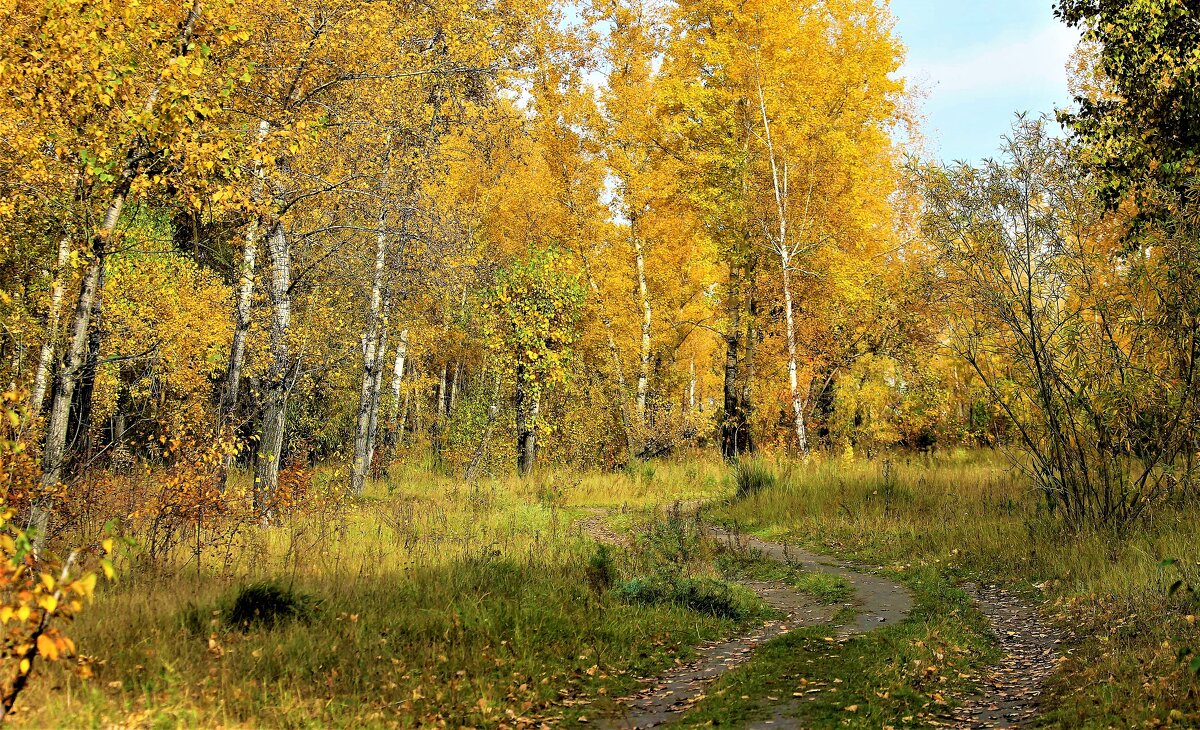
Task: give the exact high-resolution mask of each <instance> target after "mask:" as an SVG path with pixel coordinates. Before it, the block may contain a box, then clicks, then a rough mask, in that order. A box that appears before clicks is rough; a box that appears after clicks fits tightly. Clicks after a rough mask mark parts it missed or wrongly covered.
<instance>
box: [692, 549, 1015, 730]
mask: <svg viewBox="0 0 1200 730" xmlns="http://www.w3.org/2000/svg"><path fill="white" fill-rule="evenodd" d="M893 577H898V578H902V579H903V581H904V582H905V583H906V584H907V585H908V586H909V587H910V588H911V589H912V590H913V592H914V595H915V597H916V601H915V605H914V607H913V611H912V613H911V614H910V617H909V619H908V620H906V621H904V622H903V623H900V624H896V625H894V626H889V627H886V628H882V629H878V630H876V631H872V632H871V633H869V634H866V635H862V636H857V637H853V638H850V639H846V640H838V639H836V638H835V636H834V634H833V633H832V632H831V631H830V630H829V628H828V627H821V626H817V627H808V628H804V629H800V630H798V631H795V632H792V633H790V634H786V635H784V636H783V637H781V638H779V639H777V640H775V641H773V642H771V643H770V644H768V645H767V646H766V647H764V648H763V649H762V650H760V651H759V652H758V653H756V654H755V656H754V659H753V660H751V662H749V663H748V664H746V665H744V666H742V667H740V668H738V669H735V670H733V671H731V672H729V673H728V674H726V675H725V676H723V677H722V678H721V679H719V680H718V681H717V682H716V684H715V685H714V686H713V687H712V688H711V689H710V690H709V692H708V693H707V697H706V698H705V700H704V701H703V702H701V703H700V704H699V705H698V706H697V707H696V708H695V709H694V710H693V711H692V712H690V713H689V714H688V715H687V716H686V718H685V719H684V720H683V722H682V723H681V726H682V727H704V726H710V725H721V726H735V727H736V726H738V725H739V724H741V723H744V722H746V721H751V720H761V719H768V718H771V717H773V716H774V715H775V714H776V713H777V712H779V711H780V709H779V708H782V713H781V714H782V715H783V716H784V717H786V718H788V719H790V720H793V722H792V723H784V724H783V725H781V726H791V725H793V724H797V722H798V724H799V725H800V726H801V727H839V726H850V727H861V728H883V727H888V726H893V727H913V726H927V725H928V724H929V723H930V721H936V720H939V719H940V718H942V717H944V715H945V713H946V711H947V710H948V703H949V702H950V701H951V698H952V697H954V696H955V695H961V694H963V693H965V692H968V691H969V690H970V687H971V684H970V682H971V678H972V677H974V676H976V675H977V673H978V672H979V670H980V669H981V667H983V666H984V665H986V663H987V662H989V661H991V660H992V659H994V651H993V650H992V649H991V648H990V646H989V644H988V642H987V640H986V639H985V638H984V637H985V632H986V626H985V625H984V623H983V621H982V618H981V617H980V616H979V614H978V613H977V612H976V611H974V610H973V609H972V608H971V606H970V602H969V600H968V598H967V596H966V595H965V594H964V593H962V592H961V591H959V590H957V589H956V588H954V587H953V586H951V585H950V584H949V583H948V582H947V581H946V580H945V578H943V577H942V576H941V575H939V574H938V573H937V571H935V570H930V569H926V570H922V571H918V572H913V573H909V574H907V575H904V576H893ZM772 698H773V699H772Z"/></svg>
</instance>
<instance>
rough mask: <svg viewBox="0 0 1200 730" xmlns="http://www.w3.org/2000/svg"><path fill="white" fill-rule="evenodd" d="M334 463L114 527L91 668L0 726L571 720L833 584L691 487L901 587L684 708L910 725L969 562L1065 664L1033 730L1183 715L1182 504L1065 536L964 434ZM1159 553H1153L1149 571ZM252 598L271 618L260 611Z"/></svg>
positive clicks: (953, 629)
mask: <svg viewBox="0 0 1200 730" xmlns="http://www.w3.org/2000/svg"><path fill="white" fill-rule="evenodd" d="M750 471H753V472H754V473H753V474H750ZM751 477H752V478H751ZM343 480H344V474H343V473H341V472H339V471H338V470H336V469H333V468H322V469H319V470H318V472H317V474H316V475H315V477H314V479H313V482H312V486H311V488H310V490H309V492H308V494H307V495H306V497H305V503H304V507H305V508H304V509H303V510H302V511H295V512H292V513H289V514H287V515H286V516H285V517H284V519H283V520H282V521H281V524H280V525H279V526H276V527H272V528H269V529H261V528H258V527H253V526H224V527H220V529H217V528H215V527H214V528H213V529H211V530H208V531H205V532H204V533H203V534H201V535H191V534H189V533H183V534H180V535H178V536H176V537H175V539H173V540H165V541H164V540H162V539H161V535H156V536H154V535H150V534H149V533H148V532H138V530H137V529H134V528H136V525H127V526H126V531H127V533H128V534H130V535H131V536H132V537H133V538H135V539H136V541H137V543H138V547H134V548H129V549H128V550H127V551H126V554H125V557H124V558H123V559H122V560H121V561H120V565H119V566H118V567H119V572H120V573H121V575H122V579H121V582H120V583H119V584H118V585H116V586H115V587H109V588H107V589H105V590H104V591H102V592H101V595H100V596H99V598H98V601H97V605H96V606H95V607H93V608H92V609H90V610H88V611H87V612H85V614H84V615H83V616H82V617H81V618H80V619H79V621H78V622H77V623H76V624H75V625H74V626H72V627H70V634H71V636H72V637H73V638H74V639H75V640H76V642H77V644H78V645H79V647H80V650H81V652H83V653H84V654H85V655H87V657H88V659H87V660H86V661H85V663H86V664H88V665H89V666H90V668H91V671H93V672H94V673H95V677H94V678H92V679H87V680H84V679H81V678H80V677H78V676H76V675H74V674H72V673H71V672H68V671H66V670H65V669H64V668H63V667H48V668H43V669H40V670H39V672H40V673H41V676H40V677H39V678H38V680H37V681H36V682H35V684H34V685H33V688H32V689H31V690H29V692H28V693H27V694H26V695H25V696H23V698H22V702H21V705H20V706H19V712H18V713H17V714H16V715H15V717H14V720H16V721H17V722H19V723H24V724H25V725H26V726H35V727H107V726H111V725H118V724H120V725H131V726H145V727H211V726H242V725H254V726H262V727H389V726H398V727H426V726H438V725H447V726H464V727H496V726H499V725H500V724H507V725H508V726H510V727H521V726H536V725H538V724H540V723H542V722H545V723H547V724H549V725H551V726H555V727H558V726H579V725H583V724H585V723H583V722H582V718H584V717H587V718H589V719H594V718H595V717H596V716H598V715H603V714H604V713H605V712H608V711H610V710H611V709H612V708H613V699H612V698H613V697H619V696H621V695H622V694H624V693H625V692H628V691H629V690H631V689H632V688H634V687H636V686H637V683H636V681H635V678H636V677H639V676H646V675H652V674H654V673H656V672H658V671H660V670H661V669H663V668H665V667H667V666H671V665H673V664H674V663H675V662H676V661H681V660H685V659H686V658H687V657H688V656H690V654H691V651H692V648H693V647H694V646H696V645H698V644H699V643H701V642H703V641H707V640H710V639H714V638H717V637H719V636H728V635H731V634H732V633H734V632H736V631H738V630H740V629H741V628H744V627H745V626H747V625H749V624H752V623H754V622H756V621H758V620H760V619H761V618H763V617H764V616H766V615H768V613H767V610H766V609H765V607H764V606H763V605H762V604H761V603H760V602H758V601H756V599H754V598H753V597H752V596H751V595H749V594H748V592H746V591H744V590H743V589H739V588H737V587H735V586H733V585H731V581H737V580H770V581H783V582H787V583H790V584H792V585H793V586H796V587H798V588H799V589H801V590H803V591H805V592H807V593H810V594H812V595H814V596H816V597H817V598H819V599H820V600H822V601H824V602H826V603H829V604H834V605H836V604H840V603H844V602H845V601H846V599H847V598H848V596H849V587H848V586H847V585H846V584H845V582H844V581H843V580H841V579H839V578H837V577H833V576H826V575H823V574H810V573H805V572H804V571H799V570H795V569H793V568H789V567H787V566H782V565H779V564H777V563H774V562H771V561H767V560H763V559H762V558H761V557H758V556H754V555H745V554H734V553H730V552H727V551H723V550H721V549H720V547H719V546H717V545H714V544H713V543H712V541H705V540H702V539H701V538H700V534H699V527H698V524H697V522H696V520H695V519H693V518H689V517H688V516H687V511H686V510H681V509H678V508H672V507H671V505H678V504H679V503H685V504H698V503H700V502H705V503H706V504H707V505H708V506H707V507H706V508H705V513H706V519H708V520H710V521H722V522H726V523H730V524H733V525H736V526H738V527H740V528H743V529H748V530H751V531H753V532H755V533H757V534H759V535H761V536H763V537H767V538H777V539H786V540H789V541H792V542H795V543H799V544H803V545H804V546H806V547H808V548H809V549H812V550H816V551H821V552H826V553H832V554H837V555H839V556H843V557H847V558H850V559H852V560H856V561H859V562H861V563H863V564H865V565H866V566H868V567H869V568H871V569H873V570H880V571H882V572H884V573H885V574H887V575H890V576H893V577H895V578H896V579H897V580H900V581H903V582H904V583H906V584H907V585H908V586H909V587H910V588H911V589H912V590H913V592H914V595H915V597H916V608H915V610H914V612H913V614H912V616H911V618H910V619H909V620H908V621H906V622H904V623H902V624H899V625H896V626H889V627H887V628H883V629H880V630H878V631H874V632H871V633H870V634H868V635H865V636H861V637H856V638H854V639H851V640H848V641H846V642H844V643H839V642H837V641H831V640H829V639H831V636H830V635H829V633H828V630H826V629H822V628H813V629H805V630H802V631H798V632H795V633H793V634H790V635H788V636H785V637H782V638H780V639H778V640H776V641H775V642H771V643H769V644H768V645H766V646H765V647H763V648H762V649H761V650H760V651H759V652H758V653H756V655H755V657H754V658H753V659H752V660H751V661H750V662H748V663H747V664H745V665H743V666H742V667H740V668H739V669H737V670H735V671H733V672H730V673H729V674H728V675H726V676H724V677H723V678H722V679H720V680H719V682H718V683H717V684H716V685H714V686H713V687H712V688H710V691H709V692H708V696H707V699H706V700H704V701H703V702H702V703H701V704H700V705H699V706H698V707H697V708H695V710H694V711H693V713H692V714H691V715H689V716H688V720H687V724H688V725H703V724H705V723H707V722H709V721H712V722H714V723H717V722H721V723H722V724H725V725H728V724H730V723H733V724H736V723H737V722H738V719H739V718H741V719H746V718H752V717H760V716H762V715H763V714H764V713H765V711H766V710H765V707H764V705H765V703H767V702H769V701H770V700H769V699H768V698H771V697H775V698H777V699H778V700H779V701H782V702H784V703H785V704H787V705H788V710H789V712H792V713H793V714H795V715H796V716H797V717H799V718H800V724H801V725H803V726H806V727H830V726H845V725H848V726H855V727H885V726H887V725H889V724H891V725H894V726H895V727H906V726H911V725H921V724H925V722H926V721H927V720H929V719H930V718H931V717H936V716H937V715H938V714H939V713H942V712H944V711H945V708H946V706H949V705H952V704H953V703H954V702H955V701H956V699H958V698H962V697H964V696H965V695H966V694H968V693H969V692H970V691H971V688H972V686H973V681H974V678H975V677H976V676H977V675H978V673H979V672H980V671H981V669H982V667H984V666H985V665H986V664H987V663H988V662H989V661H991V660H992V659H993V658H994V655H993V653H992V652H993V650H992V649H991V648H990V643H989V640H988V637H987V633H986V627H985V624H984V622H983V619H982V617H981V616H980V615H979V614H978V613H977V612H976V611H974V610H973V609H972V608H971V607H970V605H969V602H968V601H967V600H966V598H965V596H964V595H963V594H962V593H961V592H960V591H958V590H957V589H956V588H955V587H954V586H955V585H956V584H957V583H958V582H960V581H963V580H968V579H970V580H987V581H999V582H1003V583H1005V584H1007V585H1010V586H1013V587H1014V588H1015V589H1016V590H1018V591H1020V592H1022V593H1023V594H1024V595H1025V596H1026V597H1027V598H1029V599H1030V600H1031V601H1035V602H1038V603H1039V604H1040V605H1042V606H1043V607H1044V610H1046V611H1048V612H1049V613H1050V615H1051V618H1052V619H1053V620H1055V621H1056V622H1057V625H1058V626H1059V627H1060V628H1061V630H1062V632H1063V635H1064V636H1065V638H1066V640H1067V641H1066V643H1065V644H1064V647H1063V648H1064V655H1065V656H1066V661H1065V662H1064V663H1063V664H1062V665H1061V669H1060V671H1059V672H1058V674H1056V676H1055V677H1054V679H1053V682H1052V686H1051V687H1050V694H1049V697H1048V701H1047V703H1046V707H1047V708H1048V714H1047V715H1046V716H1045V717H1044V718H1043V721H1042V722H1043V724H1044V725H1046V726H1051V727H1071V728H1074V727H1097V728H1099V727H1109V726H1114V725H1116V726H1122V727H1125V726H1133V725H1147V726H1157V725H1162V724H1168V723H1170V724H1175V725H1178V726H1189V725H1191V726H1197V725H1200V709H1198V708H1197V706H1196V704H1195V702H1194V697H1195V696H1196V692H1197V690H1200V686H1198V685H1197V682H1196V679H1195V678H1194V677H1193V676H1192V675H1191V673H1190V672H1189V670H1188V668H1187V666H1186V662H1181V661H1180V660H1179V659H1178V653H1179V652H1180V650H1181V649H1189V648H1190V649H1194V650H1198V651H1200V631H1198V629H1197V627H1196V625H1195V624H1196V621H1195V616H1196V615H1197V614H1200V605H1197V601H1196V599H1195V594H1194V593H1192V592H1190V591H1189V590H1187V588H1186V587H1185V588H1184V589H1182V590H1179V591H1177V592H1176V593H1174V594H1173V595H1171V594H1170V587H1171V585H1172V584H1174V583H1175V582H1176V581H1182V582H1183V585H1184V586H1188V585H1191V586H1198V587H1200V555H1198V550H1197V545H1200V519H1197V518H1198V517H1200V512H1198V511H1197V510H1196V509H1195V508H1194V507H1192V506H1188V505H1180V506H1177V507H1174V508H1172V509H1162V510H1159V511H1157V512H1155V513H1154V514H1152V515H1150V516H1149V517H1148V518H1147V519H1146V521H1145V522H1144V523H1142V524H1139V525H1138V526H1137V527H1136V529H1134V530H1131V531H1129V532H1128V533H1127V534H1123V535H1116V534H1107V533H1098V532H1086V533H1069V532H1064V531H1063V530H1062V529H1061V528H1060V527H1059V526H1058V525H1057V523H1056V522H1055V520H1054V519H1053V517H1052V516H1051V515H1048V514H1046V513H1045V511H1044V509H1043V508H1042V507H1041V503H1040V500H1039V499H1038V498H1037V495H1035V494H1033V493H1031V492H1030V491H1028V490H1027V489H1026V488H1025V487H1023V486H1022V482H1021V481H1020V480H1019V479H1017V478H1015V477H1014V476H1013V474H1012V473H1011V472H1010V471H1009V469H1008V468H1007V464H1006V462H1005V461H1004V460H1003V459H1002V458H1001V457H999V456H997V455H994V454H979V453H971V452H959V453H951V454H942V455H937V456H915V455H910V456H895V457H892V459H891V460H890V461H889V462H878V461H877V462H866V461H842V460H824V461H822V460H813V461H809V462H806V463H799V462H793V461H789V460H786V459H783V458H778V459H777V458H772V457H763V458H760V459H757V460H755V461H754V462H753V463H752V464H750V465H748V466H747V465H744V466H743V467H742V469H740V470H738V471H736V472H735V471H732V470H730V469H728V468H727V467H726V466H725V465H723V464H721V463H720V462H719V461H716V460H714V459H712V458H707V457H698V456H697V455H681V456H680V457H679V458H676V459H671V460H665V461H659V462H655V463H654V464H652V465H639V466H637V467H636V468H634V467H631V468H629V469H628V470H625V471H622V472H619V473H616V474H600V473H593V474H576V473H569V472H556V471H546V472H543V473H539V474H537V475H535V476H534V477H532V478H530V479H527V480H518V479H494V480H486V481H482V482H480V483H478V484H474V485H465V484H463V483H461V482H459V481H457V480H456V479H453V478H450V477H445V476H437V475H436V474H433V473H431V472H430V471H428V470H427V469H425V468H423V467H422V466H421V465H419V464H416V465H413V466H410V467H401V468H396V469H394V470H393V473H392V474H391V476H390V477H389V478H388V479H387V480H383V481H380V482H377V483H375V484H373V485H372V486H371V489H370V490H369V492H368V494H367V496H366V497H365V498H363V499H362V500H360V501H355V502H351V503H346V502H344V501H341V500H339V499H336V498H335V495H336V494H337V492H338V485H340V484H341V483H342V481H343ZM242 481H244V478H242ZM751 483H753V485H755V486H753V488H745V487H744V485H746V484H751ZM234 487H235V490H236V489H244V487H245V485H244V484H242V483H241V482H239V481H237V480H235V485H234ZM739 492H740V493H741V496H740V497H739V496H738V494H739ZM599 510H605V514H609V515H610V517H609V518H608V519H607V524H608V525H609V526H610V527H611V528H612V529H615V530H618V531H623V532H628V533H630V534H632V535H634V536H635V539H634V541H633V544H632V547H630V548H629V549H623V548H610V549H605V550H601V549H599V548H598V547H597V546H596V544H595V542H594V541H593V539H592V536H590V535H588V534H586V532H585V531H584V529H583V527H582V526H581V525H582V522H581V520H582V518H588V519H591V518H593V517H595V516H596V515H597V514H600V512H599ZM100 524H102V523H100ZM91 538H92V536H90V535H84V536H82V537H81V540H82V541H84V542H86V541H88V540H90V539H91ZM151 538H153V540H152V539H151ZM152 543H153V544H155V545H157V546H158V548H157V552H154V553H153V554H151V552H150V548H149V547H148V546H149V545H151V544H152ZM1167 557H1171V558H1176V559H1177V560H1178V562H1177V563H1176V564H1174V565H1170V566H1163V565H1162V559H1163V558H1167ZM267 586H269V587H270V588H269V589H266V588H264V587H267ZM264 590H265V591H266V593H265V594H264V593H263V591H264ZM256 591H257V592H258V594H259V595H257V597H255V592H256ZM248 595H249V596H250V597H251V598H253V600H249V599H246V596H248ZM239 598H241V599H243V603H245V605H243V606H242V608H241V609H237V610H236V611H235V608H236V607H237V606H238V605H239ZM266 603H273V604H278V605H276V606H275V608H273V609H270V610H267V609H264V608H263V607H264V605H266ZM256 611H257V613H256ZM266 613H270V615H271V616H273V617H274V620H260V617H262V616H264V615H265V614H266ZM235 614H237V615H240V616H242V619H237V618H233V619H231V617H233V616H234V615H235ZM246 617H250V618H246ZM814 690H819V691H814ZM797 693H798V696H797ZM792 700H794V702H791V701H792ZM943 703H945V704H943ZM849 708H854V709H849Z"/></svg>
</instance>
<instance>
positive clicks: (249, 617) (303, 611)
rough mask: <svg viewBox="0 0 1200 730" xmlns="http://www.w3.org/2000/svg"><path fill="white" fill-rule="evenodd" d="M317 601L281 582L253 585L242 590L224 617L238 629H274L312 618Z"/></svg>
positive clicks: (239, 590)
mask: <svg viewBox="0 0 1200 730" xmlns="http://www.w3.org/2000/svg"><path fill="white" fill-rule="evenodd" d="M315 609H316V600H315V599H313V597H312V596H308V595H306V594H303V593H299V592H297V591H295V590H293V589H291V588H287V587H285V586H282V585H280V584H278V583H269V582H266V583H252V584H250V585H247V586H243V587H242V588H240V589H238V591H237V594H236V595H235V596H234V598H233V604H232V605H231V606H230V607H229V610H228V611H226V612H225V614H224V616H223V617H222V618H223V619H224V621H225V623H226V624H228V625H229V626H232V627H234V628H240V629H249V628H252V627H256V626H264V627H266V628H271V627H273V626H276V625H277V624H283V623H287V622H290V621H304V620H308V619H310V618H312V616H313V613H314V611H315Z"/></svg>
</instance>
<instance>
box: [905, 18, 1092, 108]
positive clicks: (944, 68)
mask: <svg viewBox="0 0 1200 730" xmlns="http://www.w3.org/2000/svg"><path fill="white" fill-rule="evenodd" d="M1078 41H1079V33H1078V31H1076V30H1073V29H1071V28H1068V27H1066V26H1065V25H1062V24H1061V23H1052V24H1049V25H1047V26H1045V27H1044V28H1042V29H1041V30H1039V31H1038V32H1036V33H1034V34H1033V35H1031V36H1026V37H1023V38H1001V39H996V40H992V41H989V42H987V43H982V44H979V45H975V46H969V47H966V48H962V49H956V51H955V53H954V54H953V55H952V56H949V55H948V56H944V57H938V58H910V59H909V60H908V62H907V63H905V65H904V68H903V70H902V73H903V74H904V75H905V76H907V77H908V78H909V79H910V80H912V81H914V82H916V83H917V85H918V86H920V87H921V88H923V89H925V90H926V91H928V92H930V93H931V94H933V95H937V96H941V95H943V94H947V95H948V94H953V95H956V96H963V95H970V96H975V95H990V94H998V93H999V94H1008V93H1012V92H1014V91H1035V90H1036V91H1039V92H1047V91H1049V92H1057V91H1062V92H1063V93H1065V92H1066V88H1067V71H1066V66H1067V63H1068V62H1069V61H1070V59H1071V54H1072V52H1074V50H1075V46H1076V44H1077V43H1078Z"/></svg>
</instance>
